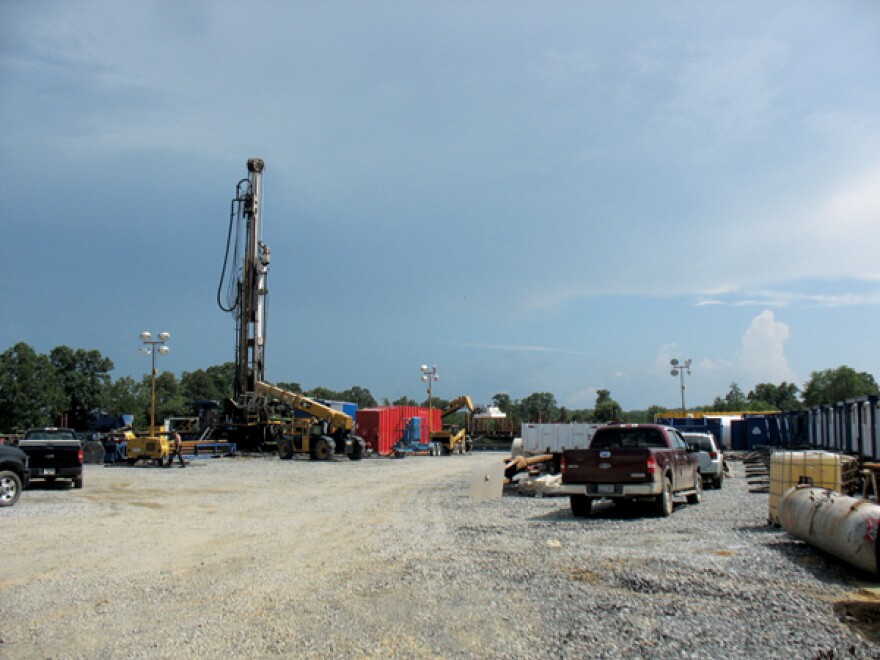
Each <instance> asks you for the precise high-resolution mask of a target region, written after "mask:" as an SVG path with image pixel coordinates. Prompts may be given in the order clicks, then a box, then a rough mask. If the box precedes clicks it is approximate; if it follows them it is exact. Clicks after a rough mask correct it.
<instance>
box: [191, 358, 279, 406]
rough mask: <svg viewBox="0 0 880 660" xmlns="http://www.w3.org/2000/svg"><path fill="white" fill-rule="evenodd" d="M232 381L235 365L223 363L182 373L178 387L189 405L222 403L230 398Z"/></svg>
mask: <svg viewBox="0 0 880 660" xmlns="http://www.w3.org/2000/svg"><path fill="white" fill-rule="evenodd" d="M234 380H235V363H234V362H224V363H223V364H218V365H214V366H212V367H208V368H207V369H196V370H195V371H184V372H183V375H182V376H181V377H180V386H181V388H182V389H183V396H184V397H185V398H186V400H187V401H188V402H190V403H192V402H194V401H223V400H224V399H230V398H232V395H233V385H232V384H233V382H234ZM279 387H281V385H279ZM285 389H286V388H285Z"/></svg>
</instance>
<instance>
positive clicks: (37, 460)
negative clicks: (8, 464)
mask: <svg viewBox="0 0 880 660" xmlns="http://www.w3.org/2000/svg"><path fill="white" fill-rule="evenodd" d="M19 449H21V450H22V451H23V452H24V453H26V454H27V455H28V463H29V465H30V467H31V469H33V468H41V467H58V468H62V467H78V466H80V465H82V461H81V460H80V455H79V452H80V449H81V447H80V446H79V444H78V443H77V444H60V443H59V444H56V443H51V442H35V443H33V444H30V443H28V442H24V441H22V442H21V443H19Z"/></svg>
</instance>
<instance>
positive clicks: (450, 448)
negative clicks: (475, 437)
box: [431, 395, 474, 456]
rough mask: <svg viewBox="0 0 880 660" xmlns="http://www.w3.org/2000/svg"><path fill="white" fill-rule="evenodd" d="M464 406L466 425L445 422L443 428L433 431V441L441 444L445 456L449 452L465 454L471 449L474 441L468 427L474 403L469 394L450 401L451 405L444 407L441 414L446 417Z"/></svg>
mask: <svg viewBox="0 0 880 660" xmlns="http://www.w3.org/2000/svg"><path fill="white" fill-rule="evenodd" d="M462 408H464V409H466V410H467V411H468V412H467V415H468V416H467V418H466V420H467V421H466V422H465V425H464V426H458V425H455V424H445V423H444V424H443V429H442V430H440V431H433V432H432V433H431V442H436V443H437V444H438V445H440V451H441V453H442V454H443V455H444V456H448V455H449V454H464V453H466V452H469V451H470V450H471V447H472V446H473V443H472V441H471V437H470V435H468V429H469V427H470V415H471V414H473V412H474V403H473V401H471V398H470V397H469V396H467V395H463V396H460V397H458V398H457V399H453V400H452V401H450V402H449V405H448V406H446V407H445V408H443V410H442V411H441V413H440V415H441V418H442V419H446V418H447V417H449V416H450V415H452V414H454V413H457V412H458V411H459V410H461V409H462Z"/></svg>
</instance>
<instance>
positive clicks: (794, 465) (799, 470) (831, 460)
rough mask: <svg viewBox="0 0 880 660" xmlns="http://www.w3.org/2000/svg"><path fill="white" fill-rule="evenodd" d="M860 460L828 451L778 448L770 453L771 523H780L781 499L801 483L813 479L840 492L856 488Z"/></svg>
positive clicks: (809, 481) (815, 482) (817, 484)
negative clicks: (784, 449)
mask: <svg viewBox="0 0 880 660" xmlns="http://www.w3.org/2000/svg"><path fill="white" fill-rule="evenodd" d="M857 471H858V461H857V460H856V459H855V458H853V457H852V456H845V455H843V454H834V453H832V452H828V451H775V452H773V453H772V454H771V455H770V512H769V516H768V519H769V521H770V523H771V524H773V525H778V524H779V500H780V499H781V498H782V495H783V493H785V491H787V490H788V489H789V488H791V487H792V486H796V485H797V484H798V483H802V482H805V483H810V484H812V485H813V486H816V487H817V488H827V489H829V490H833V491H836V492H838V493H848V492H850V491H852V488H853V486H854V484H855V478H856V473H857Z"/></svg>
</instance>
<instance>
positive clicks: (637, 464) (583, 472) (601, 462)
mask: <svg viewBox="0 0 880 660" xmlns="http://www.w3.org/2000/svg"><path fill="white" fill-rule="evenodd" d="M650 455H651V452H650V450H648V449H584V450H579V451H578V450H574V451H568V452H566V454H565V458H566V462H565V469H564V470H563V471H562V482H563V483H578V484H581V483H585V484H589V483H616V484H626V483H643V482H645V481H650V480H651V479H652V478H653V477H652V476H650V475H649V474H648V473H647V471H646V464H647V460H648V456H650Z"/></svg>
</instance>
